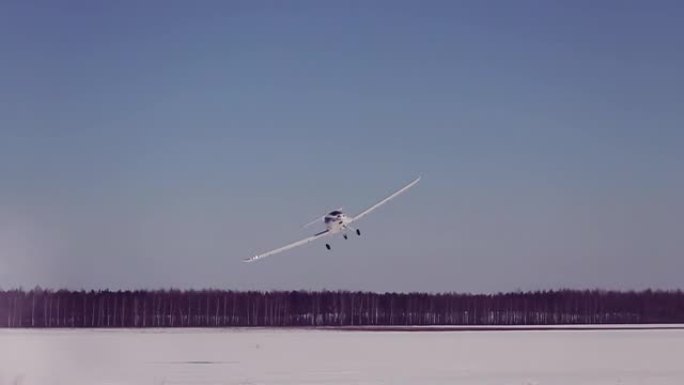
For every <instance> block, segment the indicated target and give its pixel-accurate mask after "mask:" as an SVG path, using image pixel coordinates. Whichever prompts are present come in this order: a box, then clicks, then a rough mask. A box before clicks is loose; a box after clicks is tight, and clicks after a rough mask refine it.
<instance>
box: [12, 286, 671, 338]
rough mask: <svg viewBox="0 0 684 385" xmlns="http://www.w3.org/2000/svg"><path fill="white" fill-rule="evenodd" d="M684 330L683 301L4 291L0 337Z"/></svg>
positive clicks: (596, 293)
mask: <svg viewBox="0 0 684 385" xmlns="http://www.w3.org/2000/svg"><path fill="white" fill-rule="evenodd" d="M627 323H629V324H643V323H684V293H682V291H651V290H647V291H641V292H616V291H600V290H587V291H575V290H560V291H538V292H525V293H523V292H516V293H499V294H491V295H483V294H455V293H447V294H425V293H384V294H379V293H368V292H349V291H320V292H308V291H271V292H258V291H222V290H199V291H198V290H189V291H181V290H156V291H143V290H138V291H109V290H101V291H68V290H58V291H52V290H42V289H39V288H37V289H34V290H30V291H24V290H7V291H0V327H36V328H39V327H40V328H43V327H88V328H102V327H109V328H120V327H126V328H144V327H234V326H269V327H279V326H282V327H287V326H289V327H292V326H356V325H358V326H376V325H377V326H380V325H387V326H402V325H560V324H627Z"/></svg>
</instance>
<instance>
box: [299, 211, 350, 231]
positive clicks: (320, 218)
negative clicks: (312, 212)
mask: <svg viewBox="0 0 684 385" xmlns="http://www.w3.org/2000/svg"><path fill="white" fill-rule="evenodd" d="M342 209H343V207H340V208H338V209H336V210H337V211H342ZM331 211H332V210H331ZM326 215H328V214H327V213H326V214H323V215H321V216H320V217H318V218H316V219H314V220H313V221H311V222H309V223H307V224H305V225H304V226H302V228H303V229H305V228H307V227H309V226H311V225H313V224H316V223H318V222H320V221H322V220H323V218H325V216H326Z"/></svg>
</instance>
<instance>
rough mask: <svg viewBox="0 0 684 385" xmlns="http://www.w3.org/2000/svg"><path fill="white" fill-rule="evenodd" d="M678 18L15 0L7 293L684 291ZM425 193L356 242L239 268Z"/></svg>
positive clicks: (662, 12)
mask: <svg viewBox="0 0 684 385" xmlns="http://www.w3.org/2000/svg"><path fill="white" fill-rule="evenodd" d="M683 19H684V5H682V4H681V2H677V1H654V2H644V1H601V2H595V1H566V2H558V1H518V2H507V1H458V2H451V1H444V2H440V1H429V2H402V1H391V2H383V1H377V2H363V1H358V2H357V1H351V2H334V3H333V2H261V1H245V2H227V1H226V2H224V1H217V2H211V1H203V2H200V3H192V2H175V1H159V2H155V1H147V2H137V1H120V2H92V1H62V2H49V1H4V2H2V4H0V49H1V50H2V51H1V53H0V287H2V288H11V287H16V286H23V287H25V288H30V287H33V286H35V285H40V286H42V287H52V288H56V287H68V288H81V287H84V288H105V287H107V288H113V289H117V288H158V287H179V288H204V287H216V288H235V289H248V288H249V289H321V288H327V289H352V290H377V291H409V290H411V291H413V290H421V291H469V292H493V291H509V290H518V289H521V290H529V289H546V288H561V287H562V288H594V287H601V288H610V289H640V288H646V287H653V288H681V287H683V286H684V278H682V274H681V273H682V271H684V232H683V229H684V226H683V224H682V220H683V218H684V203H682V197H683V196H684V172H683V171H682V170H684V150H683V149H684V70H683V69H684V26H683V25H682V23H681V20H683ZM418 175H422V176H423V180H422V181H421V183H420V184H419V185H418V186H416V188H414V189H412V190H410V191H409V192H407V193H406V194H405V195H402V196H401V197H399V198H397V199H396V200H394V201H392V202H390V203H388V204H387V205H386V206H383V207H382V208H381V209H378V210H377V211H376V212H374V213H373V215H369V216H368V217H366V218H364V220H363V222H361V223H359V227H360V228H361V230H362V231H363V236H362V237H361V238H355V237H354V238H352V239H351V240H349V241H344V240H342V239H341V238H340V239H338V240H333V242H332V246H333V250H332V252H327V251H326V250H325V248H324V245H323V243H322V242H319V243H313V244H309V245H307V246H305V247H302V248H300V249H296V250H293V251H290V252H287V253H283V254H279V255H276V256H273V257H270V258H268V259H265V260H263V261H259V262H256V263H253V264H244V263H242V262H241V260H242V259H243V258H245V257H248V256H252V255H254V254H256V253H258V252H263V251H266V250H270V249H272V248H275V247H279V246H282V245H284V244H286V243H288V242H291V241H294V240H297V239H300V238H302V237H305V236H308V235H309V234H310V231H309V230H311V231H317V230H319V229H318V228H310V229H307V230H303V229H301V228H300V227H301V225H302V224H304V223H306V222H308V221H309V220H311V219H313V218H315V217H316V216H318V215H321V214H323V213H325V212H326V211H329V210H331V209H335V208H338V207H340V206H343V207H344V209H345V210H346V211H348V212H349V213H350V214H354V213H356V212H359V211H361V210H363V209H364V208H366V207H367V206H368V205H370V204H372V203H374V202H375V201H377V200H379V199H381V198H382V197H384V196H385V195H386V194H387V193H389V192H391V191H393V190H394V189H396V188H398V187H400V186H402V185H403V184H405V183H407V182H408V181H410V180H412V179H413V178H414V177H416V176H418ZM321 228H322V225H321Z"/></svg>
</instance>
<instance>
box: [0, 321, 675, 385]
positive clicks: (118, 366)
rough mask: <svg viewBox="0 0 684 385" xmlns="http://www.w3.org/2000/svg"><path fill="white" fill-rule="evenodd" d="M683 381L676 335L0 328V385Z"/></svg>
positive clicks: (665, 332)
mask: <svg viewBox="0 0 684 385" xmlns="http://www.w3.org/2000/svg"><path fill="white" fill-rule="evenodd" d="M34 384H35V385H52V384H59V385H79V384H83V385H97V384H108V385H113V384H145V385H158V384H202V385H212V384H492V385H493V384H523V385H531V384H540V385H541V384H563V385H565V384H568V385H569V384H573V385H575V384H602V385H604V384H620V385H630V384H649V385H659V384H671V385H675V384H684V330H673V329H669V330H668V329H663V330H643V329H634V330H544V331H531V330H516V331H448V332H433V331H380V332H372V331H337V330H315V329H314V330H298V329H145V330H131V329H120V330H103V329H99V330H83V329H81V330H69V329H47V330H30V329H20V330H9V329H6V330H0V385H34Z"/></svg>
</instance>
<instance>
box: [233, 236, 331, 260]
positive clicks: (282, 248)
mask: <svg viewBox="0 0 684 385" xmlns="http://www.w3.org/2000/svg"><path fill="white" fill-rule="evenodd" d="M329 234H330V232H329V231H328V230H325V231H321V232H320V233H318V234H314V235H312V236H310V237H308V238H304V239H302V240H301V241H297V242H294V243H290V244H289V245H287V246H283V247H280V248H278V249H275V250H271V251H269V252H267V253H263V254H257V255H255V256H253V257H251V258H247V259H245V260H244V261H245V262H253V261H256V260H257V259H261V258H266V257H268V256H271V255H273V254H277V253H280V252H282V251H285V250H290V249H292V248H295V247H297V246H301V245H304V244H307V243H309V242H312V241H315V240H316V239H318V238H321V237H324V236H326V235H329Z"/></svg>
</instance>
